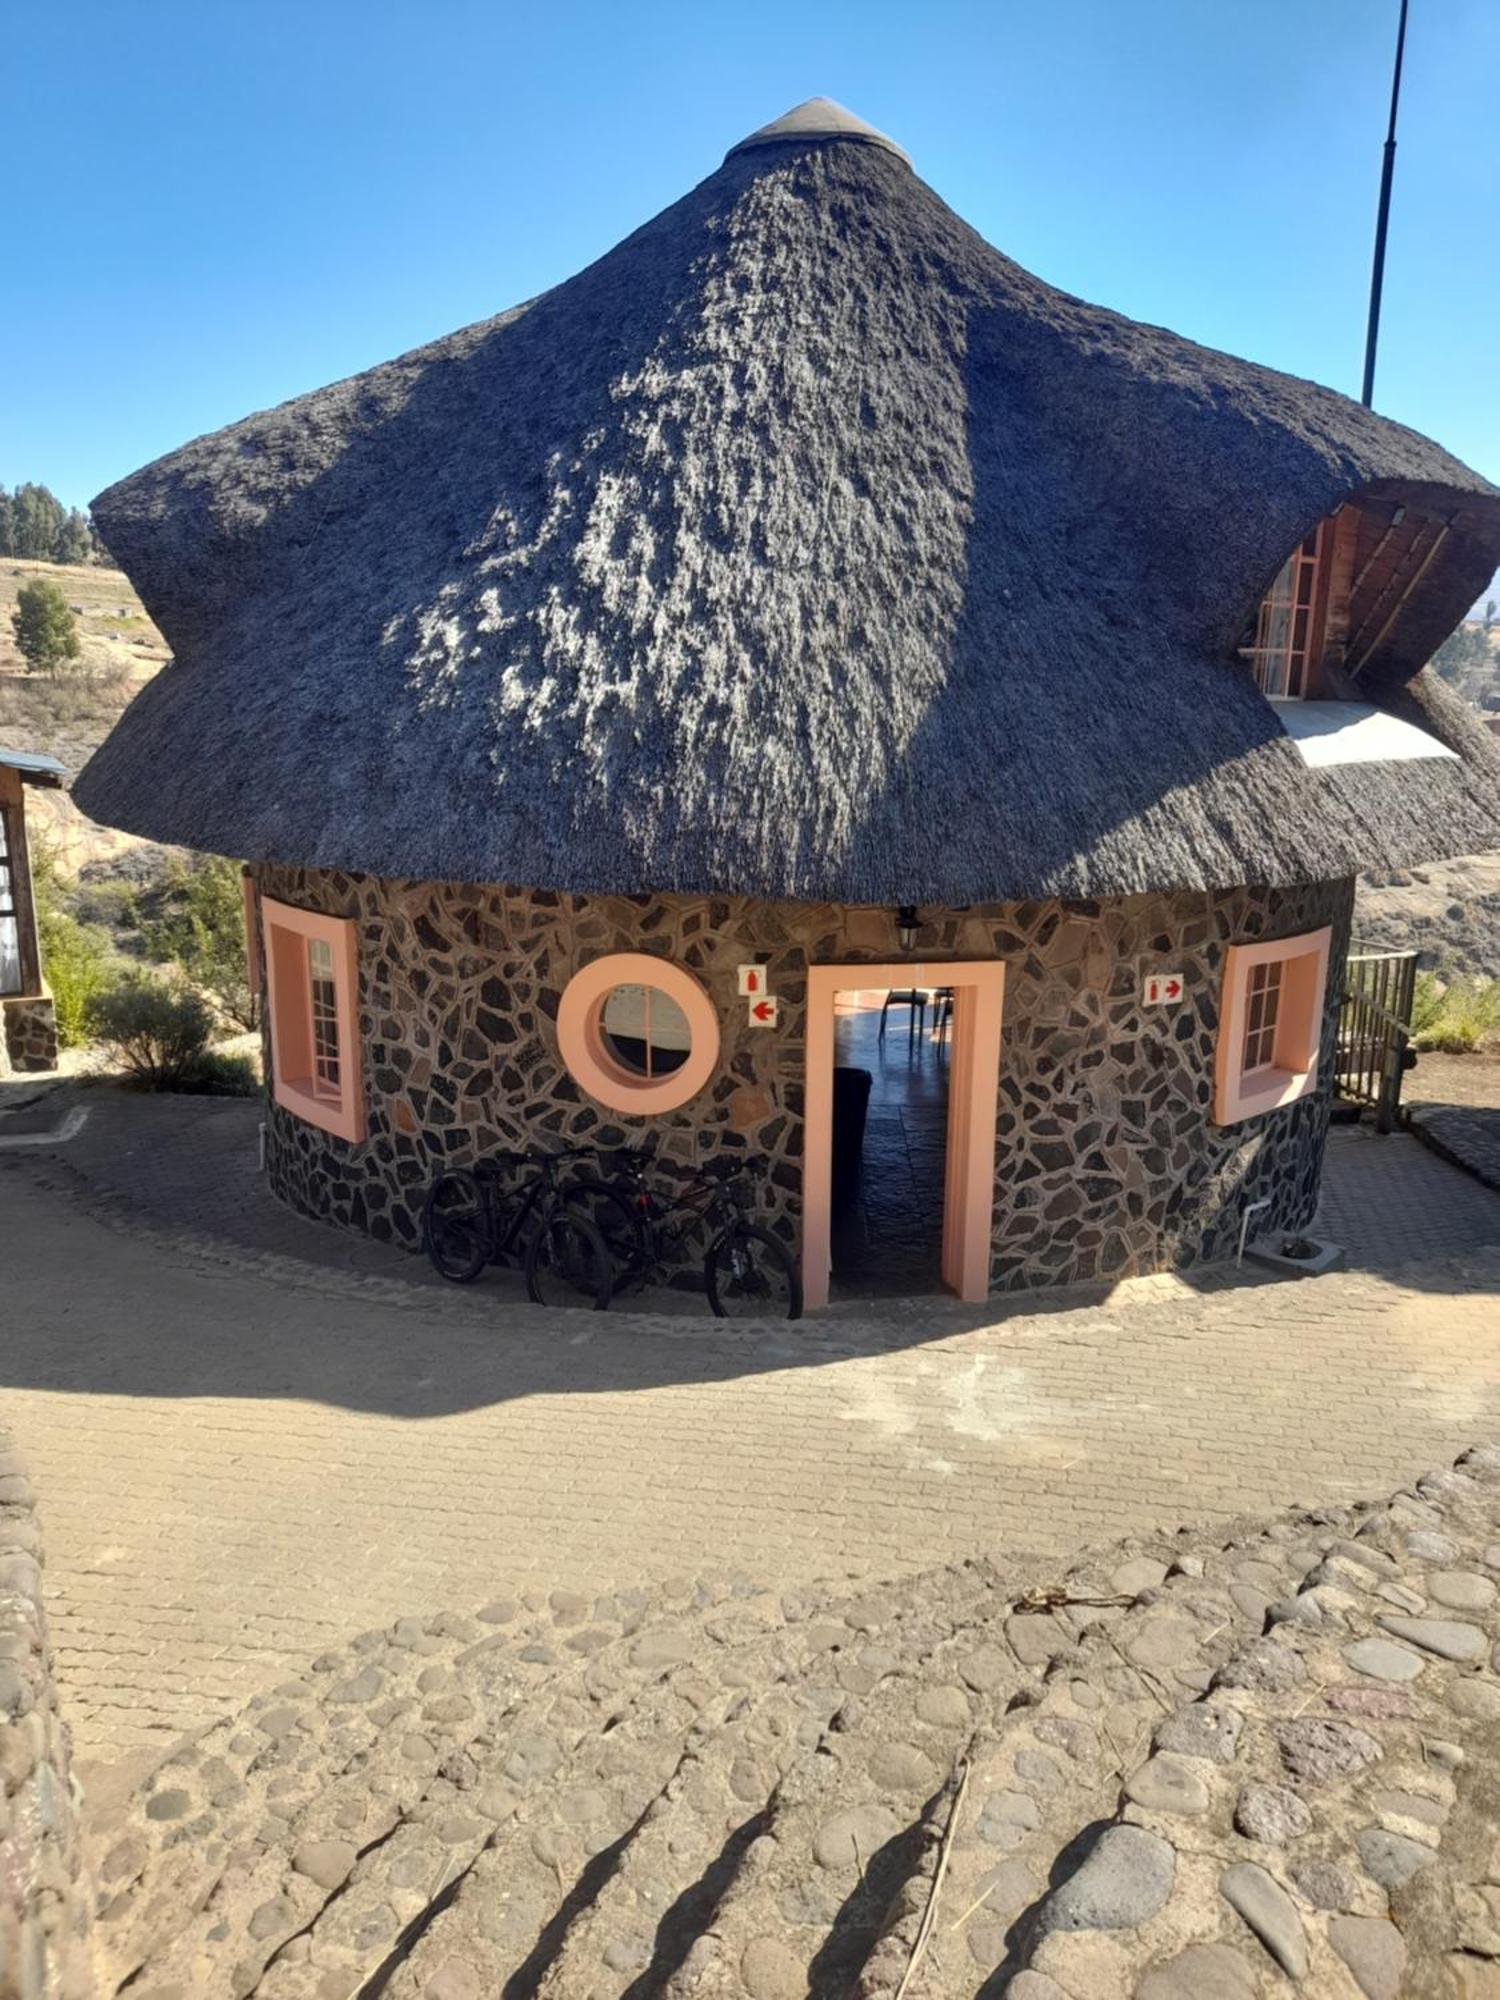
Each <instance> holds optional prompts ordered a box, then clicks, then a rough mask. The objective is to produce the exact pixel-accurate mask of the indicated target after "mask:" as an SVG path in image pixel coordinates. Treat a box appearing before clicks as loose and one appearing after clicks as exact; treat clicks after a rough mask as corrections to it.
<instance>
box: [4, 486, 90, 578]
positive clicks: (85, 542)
mask: <svg viewBox="0 0 1500 2000" xmlns="http://www.w3.org/2000/svg"><path fill="white" fill-rule="evenodd" d="M99 553H100V551H99V547H98V544H97V542H96V541H95V539H94V531H93V529H92V528H91V527H90V526H89V520H88V516H87V515H86V514H81V513H80V512H79V510H78V509H77V508H76V507H64V506H63V504H62V502H61V500H59V499H58V497H57V495H56V494H55V493H53V492H51V491H49V489H48V488H47V487H45V486H36V485H33V484H31V483H29V482H28V483H27V484H26V485H24V486H18V487H17V488H16V490H15V492H14V493H9V492H7V491H6V489H5V488H4V487H3V486H0V556H19V557H21V559H22V560H23V561H27V562H55V563H86V562H92V561H93V560H94V558H95V556H96V555H97V554H99Z"/></svg>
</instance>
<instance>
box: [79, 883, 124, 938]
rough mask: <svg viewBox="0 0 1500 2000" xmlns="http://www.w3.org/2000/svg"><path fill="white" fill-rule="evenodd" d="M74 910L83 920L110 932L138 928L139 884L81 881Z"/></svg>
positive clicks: (81, 921)
mask: <svg viewBox="0 0 1500 2000" xmlns="http://www.w3.org/2000/svg"><path fill="white" fill-rule="evenodd" d="M73 910H74V914H75V915H76V916H77V918H78V920H79V922H80V923H85V924H98V925H100V926H101V927H102V928H103V929H104V930H107V931H123V930H134V929H135V928H136V926H137V921H138V920H137V916H136V908H135V884H134V883H133V882H117V881H104V882H80V883H79V884H78V886H77V888H76V889H74V891H73Z"/></svg>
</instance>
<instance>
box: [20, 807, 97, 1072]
mask: <svg viewBox="0 0 1500 2000" xmlns="http://www.w3.org/2000/svg"><path fill="white" fill-rule="evenodd" d="M31 891H32V896H33V899H34V901H35V904H36V931H37V943H38V944H39V946H40V947H41V954H42V977H43V979H44V980H45V981H46V982H47V985H48V987H49V988H50V990H51V993H52V1004H53V1007H54V1009H55V1011H56V1014H57V1038H58V1040H59V1041H60V1042H61V1043H62V1045H63V1047H64V1048H65V1049H76V1048H81V1047H82V1046H83V1044H84V1043H85V1042H87V1041H88V1040H89V1039H90V1034H89V1013H90V1009H91V1008H92V1006H93V1003H94V1000H95V998H96V996H97V995H98V994H99V993H100V992H102V991H103V989H104V987H105V986H107V985H108V983H109V981H110V979H111V977H112V976H113V974H114V970H115V964H114V947H113V943H112V940H111V939H110V936H109V933H108V932H107V931H103V930H100V928H99V927H98V925H97V924H86V923H80V922H79V921H78V919H77V917H76V916H75V915H74V914H73V911H72V910H71V909H70V908H69V906H68V904H69V899H68V894H67V891H66V890H65V889H64V887H63V883H62V878H61V876H60V875H59V873H58V868H57V860H56V857H55V855H54V854H53V852H52V849H51V848H50V847H49V846H48V845H47V843H46V841H44V840H36V841H34V842H33V844H32V850H31Z"/></svg>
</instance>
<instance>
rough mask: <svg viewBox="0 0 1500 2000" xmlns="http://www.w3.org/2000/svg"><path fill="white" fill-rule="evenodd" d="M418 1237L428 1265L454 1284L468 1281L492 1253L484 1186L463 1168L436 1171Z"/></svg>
mask: <svg viewBox="0 0 1500 2000" xmlns="http://www.w3.org/2000/svg"><path fill="white" fill-rule="evenodd" d="M422 1241H423V1243H424V1245H425V1246H426V1249H427V1255H428V1257H429V1258H430V1259H431V1260H432V1268H433V1269H434V1270H435V1271H436V1272H438V1273H439V1275H440V1276H442V1277H444V1278H449V1279H451V1280H452V1282H453V1283H454V1284H455V1285H468V1284H472V1283H473V1281H474V1279H475V1278H477V1277H478V1276H479V1274H480V1272H481V1271H482V1270H483V1269H484V1267H485V1265H486V1264H488V1262H489V1261H490V1258H491V1257H492V1256H493V1255H494V1251H495V1246H494V1240H493V1235H492V1232H491V1228H490V1212H489V1206H488V1204H487V1203H486V1201H485V1198H484V1189H483V1188H482V1187H481V1186H480V1185H479V1182H478V1180H477V1179H476V1177H475V1176H474V1175H473V1174H471V1173H470V1172H468V1170H467V1169H466V1168H464V1167H455V1168H453V1169H452V1171H451V1172H449V1173H446V1174H439V1175H438V1177H437V1179H436V1180H435V1181H434V1182H433V1184H432V1186H431V1187H430V1188H429V1189H428V1190H427V1202H426V1206H425V1207H424V1208H423V1210H422Z"/></svg>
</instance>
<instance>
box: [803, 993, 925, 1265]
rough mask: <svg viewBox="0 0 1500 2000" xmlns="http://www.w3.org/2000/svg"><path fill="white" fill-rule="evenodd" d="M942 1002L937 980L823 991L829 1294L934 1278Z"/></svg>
mask: <svg viewBox="0 0 1500 2000" xmlns="http://www.w3.org/2000/svg"><path fill="white" fill-rule="evenodd" d="M950 1002H951V994H950V993H949V990H948V989H947V988H946V987H933V988H930V989H929V988H926V987H920V986H887V987H863V988H854V989H850V988H847V987H846V988H841V989H840V991H839V992H838V993H836V994H835V996H834V1021H833V1131H832V1143H831V1151H832V1166H831V1171H830V1178H829V1218H828V1220H829V1251H830V1260H831V1265H832V1274H831V1284H832V1291H833V1295H834V1296H835V1297H837V1298H878V1297H881V1296H891V1295H897V1296H899V1295H902V1294H905V1293H911V1292H935V1291H937V1290H939V1289H940V1287H941V1285H942V1269H943V1180H944V1175H945V1170H946V1152H947V1144H948V1080H949V1070H950V1064H949V1048H950V1043H951V1039H952V1032H953V1014H952V1007H951V1004H950Z"/></svg>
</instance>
